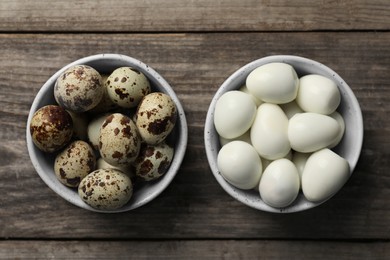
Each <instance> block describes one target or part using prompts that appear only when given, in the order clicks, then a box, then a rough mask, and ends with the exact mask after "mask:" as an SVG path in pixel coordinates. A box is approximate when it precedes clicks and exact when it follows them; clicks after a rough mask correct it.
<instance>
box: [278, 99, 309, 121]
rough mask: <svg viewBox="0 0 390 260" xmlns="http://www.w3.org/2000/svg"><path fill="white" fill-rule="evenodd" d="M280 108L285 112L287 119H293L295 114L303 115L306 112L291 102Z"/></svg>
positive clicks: (294, 102)
mask: <svg viewBox="0 0 390 260" xmlns="http://www.w3.org/2000/svg"><path fill="white" fill-rule="evenodd" d="M280 108H281V109H282V110H283V112H284V113H285V114H286V116H287V118H288V119H290V118H292V117H293V116H294V115H295V114H298V113H303V112H304V111H303V110H302V109H301V108H300V107H299V106H298V104H297V102H296V101H295V100H294V101H291V102H289V103H286V104H281V105H280Z"/></svg>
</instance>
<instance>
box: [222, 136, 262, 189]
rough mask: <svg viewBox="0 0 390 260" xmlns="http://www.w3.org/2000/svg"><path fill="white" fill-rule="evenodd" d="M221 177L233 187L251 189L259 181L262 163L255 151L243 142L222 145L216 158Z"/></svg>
mask: <svg viewBox="0 0 390 260" xmlns="http://www.w3.org/2000/svg"><path fill="white" fill-rule="evenodd" d="M217 164H218V169H219V171H220V173H221V175H222V176H223V177H224V178H225V180H227V181H228V182H229V183H230V184H232V185H233V186H235V187H237V188H240V189H253V188H254V187H255V186H256V185H257V184H258V183H259V180H260V177H261V174H262V163H261V160H260V157H259V155H258V154H257V152H256V150H255V149H254V148H253V147H252V146H251V145H250V144H248V143H246V142H243V141H232V142H230V143H228V144H226V145H224V146H223V147H222V148H221V150H220V151H219V153H218V156H217Z"/></svg>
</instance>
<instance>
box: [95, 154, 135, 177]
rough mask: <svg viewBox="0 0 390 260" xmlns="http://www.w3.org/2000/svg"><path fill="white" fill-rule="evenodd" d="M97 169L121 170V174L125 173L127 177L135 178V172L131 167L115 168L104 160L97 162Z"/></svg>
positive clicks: (100, 159)
mask: <svg viewBox="0 0 390 260" xmlns="http://www.w3.org/2000/svg"><path fill="white" fill-rule="evenodd" d="M96 168H97V169H117V170H120V171H121V172H123V173H125V174H126V175H127V176H129V177H130V178H133V177H135V174H134V170H133V169H132V166H131V165H123V166H122V165H121V166H114V165H111V164H109V163H108V162H106V161H105V160H104V159H103V158H101V157H100V158H99V159H98V160H97V166H96Z"/></svg>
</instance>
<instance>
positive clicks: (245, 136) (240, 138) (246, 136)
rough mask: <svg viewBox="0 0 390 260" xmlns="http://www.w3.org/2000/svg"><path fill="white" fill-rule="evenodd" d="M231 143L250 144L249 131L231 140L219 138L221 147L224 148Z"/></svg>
mask: <svg viewBox="0 0 390 260" xmlns="http://www.w3.org/2000/svg"><path fill="white" fill-rule="evenodd" d="M232 141H244V142H247V143H248V144H252V143H251V134H250V130H248V131H246V132H245V133H244V134H243V135H240V136H238V137H236V138H233V139H226V138H223V137H222V136H219V142H220V144H221V146H224V145H225V144H227V143H229V142H232Z"/></svg>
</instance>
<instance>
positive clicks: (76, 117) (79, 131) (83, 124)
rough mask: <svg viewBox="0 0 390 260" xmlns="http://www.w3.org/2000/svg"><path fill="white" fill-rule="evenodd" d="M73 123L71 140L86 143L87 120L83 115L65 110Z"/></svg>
mask: <svg viewBox="0 0 390 260" xmlns="http://www.w3.org/2000/svg"><path fill="white" fill-rule="evenodd" d="M67 112H68V113H69V115H70V116H71V117H72V121H73V138H76V139H80V140H84V141H86V140H87V139H88V133H87V129H88V118H87V115H86V114H85V113H75V112H72V111H70V110H67Z"/></svg>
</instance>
